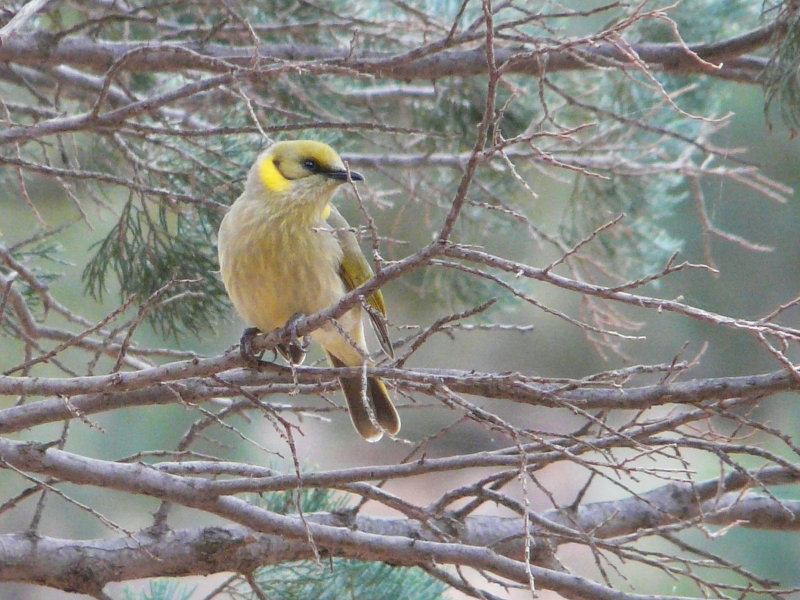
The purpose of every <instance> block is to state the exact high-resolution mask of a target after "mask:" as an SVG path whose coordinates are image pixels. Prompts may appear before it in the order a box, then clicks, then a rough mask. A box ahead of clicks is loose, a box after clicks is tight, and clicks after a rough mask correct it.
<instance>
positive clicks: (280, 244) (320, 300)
mask: <svg viewBox="0 0 800 600" xmlns="http://www.w3.org/2000/svg"><path fill="white" fill-rule="evenodd" d="M237 208H242V209H243V210H236V209H237ZM249 213H250V211H249V210H248V207H247V206H244V207H234V208H233V209H231V211H230V212H229V213H228V215H226V217H225V219H224V220H223V223H222V226H221V227H220V269H221V272H222V278H223V281H224V283H225V287H226V288H227V290H228V294H229V295H230V297H231V300H232V301H233V304H234V306H235V307H236V309H237V311H238V312H239V314H240V315H241V316H242V318H243V319H244V320H245V321H247V322H248V323H249V324H252V325H255V326H256V327H258V328H259V329H261V330H262V331H269V330H271V329H274V328H276V327H282V326H283V325H285V324H286V321H288V320H289V319H290V318H291V317H292V316H293V315H295V314H296V313H303V314H311V313H314V312H317V311H319V310H321V309H323V308H325V307H327V306H329V305H331V304H333V303H334V302H336V301H337V300H338V299H339V298H341V296H342V295H343V294H344V291H345V290H344V285H343V283H342V281H341V279H340V277H339V274H338V266H339V263H340V261H341V254H342V251H341V248H340V247H339V243H338V242H337V240H336V238H335V237H334V235H333V234H332V233H331V232H329V231H325V230H324V229H319V228H314V227H311V226H308V225H305V226H303V225H299V226H298V225H297V224H294V225H290V226H287V225H286V224H285V223H284V224H283V225H280V226H279V225H276V224H275V223H274V222H273V221H271V220H269V219H264V217H263V214H258V215H254V214H249Z"/></svg>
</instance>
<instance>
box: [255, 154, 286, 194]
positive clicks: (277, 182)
mask: <svg viewBox="0 0 800 600" xmlns="http://www.w3.org/2000/svg"><path fill="white" fill-rule="evenodd" d="M258 175H259V176H260V177H261V182H262V183H263V184H264V187H265V188H267V189H268V190H270V191H271V192H282V191H284V190H285V189H286V188H287V187H289V180H288V179H286V177H284V176H283V174H282V173H281V172H280V171H279V170H278V167H276V166H275V159H274V158H273V157H272V156H267V157H265V158H264V160H262V161H261V164H260V165H258Z"/></svg>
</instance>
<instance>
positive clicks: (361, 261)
mask: <svg viewBox="0 0 800 600" xmlns="http://www.w3.org/2000/svg"><path fill="white" fill-rule="evenodd" d="M328 224H329V225H330V226H331V227H332V228H333V230H334V232H335V233H336V237H337V239H338V240H339V245H340V246H341V248H342V263H341V265H339V276H340V277H341V278H342V281H343V282H344V285H345V287H346V288H347V290H348V291H350V290H353V289H355V288H357V287H358V286H360V285H361V284H362V283H364V282H365V281H367V280H368V279H369V278H370V277H372V269H371V268H370V266H369V263H368V262H367V259H366V258H365V257H364V253H363V252H361V248H360V247H359V245H358V240H357V239H356V236H355V234H354V233H353V232H352V231H350V225H349V224H348V223H347V220H346V219H345V218H344V217H343V216H342V215H341V214H340V213H339V211H338V210H336V207H335V206H333V205H331V214H330V216H329V217H328ZM367 306H368V308H369V310H368V311H367V312H368V313H369V319H370V321H371V322H372V327H373V328H374V329H375V333H376V334H377V336H378V341H379V342H380V344H381V348H383V351H384V352H385V353H386V355H387V356H389V357H390V358H394V348H393V347H392V341H391V339H389V331H388V329H387V328H386V305H385V304H384V302H383V294H381V291H380V290H375V291H374V292H373V293H372V294H370V295H369V296H367Z"/></svg>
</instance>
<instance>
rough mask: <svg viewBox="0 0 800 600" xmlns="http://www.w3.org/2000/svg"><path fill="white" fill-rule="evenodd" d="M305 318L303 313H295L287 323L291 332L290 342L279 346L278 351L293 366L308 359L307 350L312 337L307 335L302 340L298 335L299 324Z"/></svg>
mask: <svg viewBox="0 0 800 600" xmlns="http://www.w3.org/2000/svg"><path fill="white" fill-rule="evenodd" d="M303 317H305V315H304V314H303V313H301V312H296V313H294V314H293V315H292V316H291V317H290V318H289V320H288V321H287V322H286V328H287V329H288V331H289V341H288V342H286V343H283V344H278V346H277V348H278V351H279V352H280V353H281V354H282V355H283V357H284V358H285V359H286V360H288V361H289V362H290V363H291V364H293V365H300V364H302V363H303V361H304V360H305V359H306V350H307V349H308V346H309V344H311V336H310V335H308V334H306V335H304V336H303V339H302V340H301V339H300V338H299V337H298V335H297V323H298V321H300V319H302V318H303Z"/></svg>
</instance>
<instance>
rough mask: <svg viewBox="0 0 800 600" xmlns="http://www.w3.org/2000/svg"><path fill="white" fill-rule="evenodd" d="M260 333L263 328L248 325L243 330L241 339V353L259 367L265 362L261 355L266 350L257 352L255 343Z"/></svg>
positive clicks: (249, 361) (245, 358)
mask: <svg viewBox="0 0 800 600" xmlns="http://www.w3.org/2000/svg"><path fill="white" fill-rule="evenodd" d="M259 333H261V330H260V329H259V328H258V327H248V328H247V329H245V330H244V331H243V332H242V337H241V338H240V339H239V355H240V356H241V357H242V358H243V359H244V360H245V361H247V362H248V363H250V364H251V365H253V366H255V367H258V366H259V365H260V364H261V363H262V362H263V361H262V360H261V356H263V354H264V350H260V351H259V352H258V353H256V350H255V348H254V344H253V341H254V340H255V337H256V336H257V335H258V334H259Z"/></svg>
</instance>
